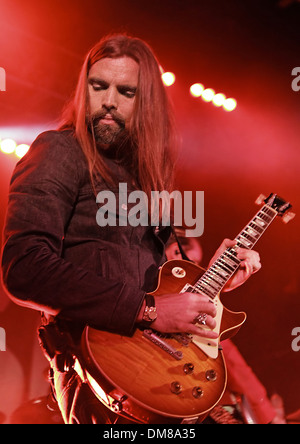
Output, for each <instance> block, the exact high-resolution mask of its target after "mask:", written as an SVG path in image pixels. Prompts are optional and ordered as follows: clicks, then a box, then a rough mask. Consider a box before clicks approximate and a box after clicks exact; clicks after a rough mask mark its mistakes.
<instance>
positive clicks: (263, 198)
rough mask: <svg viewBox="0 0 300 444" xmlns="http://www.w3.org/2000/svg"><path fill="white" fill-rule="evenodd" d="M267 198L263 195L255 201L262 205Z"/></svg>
mask: <svg viewBox="0 0 300 444" xmlns="http://www.w3.org/2000/svg"><path fill="white" fill-rule="evenodd" d="M266 198H267V197H266V196H264V195H263V194H260V195H259V196H258V198H257V199H256V201H255V203H256V205H262V204H263V203H264V201H265V199H266Z"/></svg>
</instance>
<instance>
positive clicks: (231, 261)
mask: <svg viewBox="0 0 300 444" xmlns="http://www.w3.org/2000/svg"><path fill="white" fill-rule="evenodd" d="M277 214H278V213H277V211H276V210H274V209H273V208H271V207H270V206H269V205H264V206H263V207H262V208H261V209H260V210H259V211H258V212H257V213H256V215H255V216H254V217H253V219H251V221H250V222H249V223H248V225H246V227H245V228H244V229H243V230H242V231H241V232H240V233H239V234H238V236H236V238H235V240H236V245H237V246H238V247H241V248H247V249H248V250H251V249H252V248H253V247H254V245H255V244H256V242H257V241H258V240H259V239H260V237H261V236H262V235H263V233H264V232H265V231H266V229H267V228H268V227H269V225H270V224H271V223H272V222H273V220H274V219H275V218H276V216H277ZM240 263H241V261H240V260H239V259H238V258H237V252H236V249H235V247H229V248H227V249H226V250H225V251H224V252H223V253H222V254H221V255H220V256H219V257H218V259H216V261H215V262H214V263H213V264H212V265H211V266H210V267H209V269H208V270H207V271H206V272H205V273H204V274H203V275H202V276H201V278H200V279H199V280H198V281H197V282H196V284H195V285H194V287H195V288H196V289H197V290H198V291H200V292H201V293H204V294H206V295H207V296H209V297H210V298H211V299H214V298H215V297H216V296H217V295H218V293H220V291H222V289H223V288H224V286H225V285H226V283H227V282H228V281H229V279H230V278H231V277H232V275H233V274H234V273H235V271H236V270H237V269H238V268H239V266H240Z"/></svg>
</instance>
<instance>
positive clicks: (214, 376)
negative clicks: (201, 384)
mask: <svg viewBox="0 0 300 444" xmlns="http://www.w3.org/2000/svg"><path fill="white" fill-rule="evenodd" d="M205 377H206V379H207V380H208V381H215V380H216V379H217V372H216V371H215V370H213V369H211V370H207V371H206V372H205Z"/></svg>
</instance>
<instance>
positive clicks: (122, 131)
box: [90, 110, 128, 147]
mask: <svg viewBox="0 0 300 444" xmlns="http://www.w3.org/2000/svg"><path fill="white" fill-rule="evenodd" d="M108 112H109V114H110V115H111V116H112V118H113V120H114V124H112V125H109V124H105V123H102V122H101V119H103V118H104V117H105V116H106V114H108ZM90 122H91V126H92V128H93V132H94V136H95V140H96V142H97V144H99V145H102V146H103V145H105V146H108V147H109V146H111V145H115V144H116V143H117V142H118V141H121V140H124V137H125V135H128V133H127V130H126V128H125V121H124V119H123V117H122V116H121V115H120V114H119V113H118V112H116V111H114V110H110V111H108V110H101V111H98V112H96V113H94V114H93V115H91V116H90Z"/></svg>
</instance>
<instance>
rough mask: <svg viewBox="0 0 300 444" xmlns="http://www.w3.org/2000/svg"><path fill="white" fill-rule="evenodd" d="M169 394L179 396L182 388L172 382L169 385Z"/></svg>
mask: <svg viewBox="0 0 300 444" xmlns="http://www.w3.org/2000/svg"><path fill="white" fill-rule="evenodd" d="M171 392H172V393H174V394H175V395H179V394H180V393H181V392H182V386H181V384H180V383H179V382H178V381H174V382H172V384H171Z"/></svg>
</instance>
